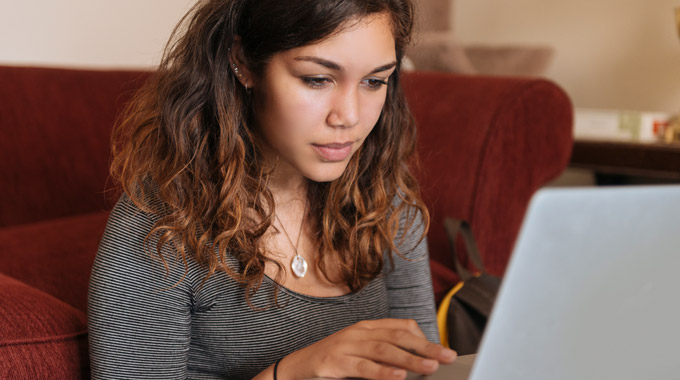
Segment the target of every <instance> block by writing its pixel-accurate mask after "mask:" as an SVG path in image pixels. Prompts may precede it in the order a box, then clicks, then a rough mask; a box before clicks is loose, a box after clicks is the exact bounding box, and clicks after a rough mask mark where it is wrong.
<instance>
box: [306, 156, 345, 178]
mask: <svg viewBox="0 0 680 380" xmlns="http://www.w3.org/2000/svg"><path fill="white" fill-rule="evenodd" d="M346 168H347V161H341V162H332V163H331V162H326V163H323V164H320V165H315V167H314V168H311V169H312V170H309V171H307V173H305V177H307V178H308V179H310V180H312V181H314V182H332V181H335V180H336V179H338V178H340V177H341V176H342V174H343V173H344V172H345V169H346Z"/></svg>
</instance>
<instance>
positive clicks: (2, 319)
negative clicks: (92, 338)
mask: <svg viewBox="0 0 680 380" xmlns="http://www.w3.org/2000/svg"><path fill="white" fill-rule="evenodd" d="M0 294H2V297H0V357H2V360H0V378H2V379H80V378H89V362H88V356H87V327H86V317H85V314H84V313H82V312H81V311H79V310H76V309H75V308H73V307H71V306H69V305H67V304H65V303H64V302H61V301H59V300H58V299H56V298H54V297H52V296H50V295H49V294H47V293H44V292H42V291H40V290H37V289H35V288H32V287H30V286H28V285H26V284H24V283H22V282H21V281H18V280H15V279H13V278H11V277H8V276H6V275H4V274H0Z"/></svg>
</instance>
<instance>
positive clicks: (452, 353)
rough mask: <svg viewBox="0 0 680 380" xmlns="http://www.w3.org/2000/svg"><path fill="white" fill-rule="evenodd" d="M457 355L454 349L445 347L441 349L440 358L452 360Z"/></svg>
mask: <svg viewBox="0 0 680 380" xmlns="http://www.w3.org/2000/svg"><path fill="white" fill-rule="evenodd" d="M457 356H458V354H457V353H456V351H453V350H449V349H448V348H445V349H444V350H443V351H442V354H441V358H442V359H444V360H453V359H455V358H456V357H457Z"/></svg>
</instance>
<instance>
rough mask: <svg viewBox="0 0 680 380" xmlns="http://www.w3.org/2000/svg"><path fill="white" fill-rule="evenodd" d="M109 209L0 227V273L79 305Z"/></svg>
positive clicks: (84, 304)
mask: <svg viewBox="0 0 680 380" xmlns="http://www.w3.org/2000/svg"><path fill="white" fill-rule="evenodd" d="M107 218H108V211H103V212H99V213H94V214H86V215H80V216H76V217H69V218H60V219H55V220H51V221H45V222H39V223H32V224H27V225H22V226H14V227H8V228H3V229H0V273H4V274H6V275H8V276H11V277H13V278H15V279H18V280H20V281H23V282H25V283H26V284H28V285H30V286H32V287H35V288H37V289H40V290H42V291H44V292H46V293H49V294H50V295H52V296H54V297H56V298H57V299H59V300H61V301H64V302H66V303H67V304H69V305H71V306H73V307H75V308H77V309H79V310H80V311H82V312H85V311H86V308H87V287H88V283H89V279H90V268H91V267H92V262H93V261H94V256H95V254H96V253H97V247H98V246H99V240H100V239H101V237H102V235H103V234H104V228H105V227H106V221H107Z"/></svg>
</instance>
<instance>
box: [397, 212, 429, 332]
mask: <svg viewBox="0 0 680 380" xmlns="http://www.w3.org/2000/svg"><path fill="white" fill-rule="evenodd" d="M407 210H408V214H407V212H406V211H405V212H404V213H403V214H402V216H401V220H400V233H399V234H398V235H397V238H396V239H395V245H396V246H397V248H398V249H399V252H400V253H401V255H403V256H404V257H405V258H406V259H404V258H402V257H400V256H399V255H397V254H393V259H394V268H392V266H391V265H390V264H389V260H387V259H386V260H385V274H386V276H385V284H386V285H387V297H388V301H389V305H390V315H389V316H390V318H399V319H414V320H415V321H416V322H418V326H420V329H421V330H422V331H423V332H424V333H425V336H426V337H427V339H428V340H429V341H431V342H434V343H439V331H438V329H437V319H436V315H437V310H436V307H435V302H434V291H433V290H432V276H431V274H430V260H429V253H428V249H427V239H426V238H425V237H424V235H423V232H424V226H423V220H422V215H421V213H420V212H419V211H416V209H414V208H410V209H407ZM414 213H415V214H414ZM414 216H415V217H414ZM409 217H414V218H413V223H412V225H411V226H410V228H408V229H407V227H409V226H408V224H407V220H408V218H409ZM402 237H403V238H402ZM421 237H422V240H421ZM392 269H394V270H392Z"/></svg>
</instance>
